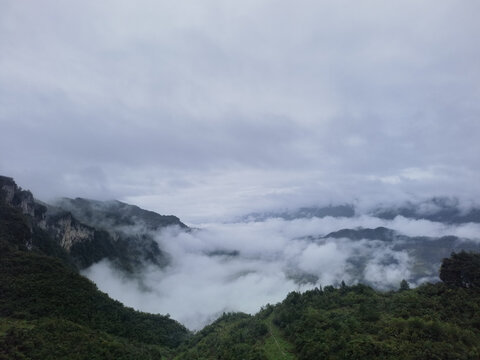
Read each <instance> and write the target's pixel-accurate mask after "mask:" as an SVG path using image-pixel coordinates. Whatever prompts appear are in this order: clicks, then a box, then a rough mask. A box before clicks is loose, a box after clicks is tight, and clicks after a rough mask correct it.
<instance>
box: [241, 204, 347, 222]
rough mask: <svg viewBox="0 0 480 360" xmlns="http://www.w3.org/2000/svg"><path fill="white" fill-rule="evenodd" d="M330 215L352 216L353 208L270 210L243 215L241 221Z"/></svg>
mask: <svg viewBox="0 0 480 360" xmlns="http://www.w3.org/2000/svg"><path fill="white" fill-rule="evenodd" d="M327 216H331V217H353V216H355V208H354V207H353V206H352V205H330V206H323V207H316V206H312V207H302V208H299V209H291V210H284V211H272V212H263V213H261V212H256V213H251V214H248V215H245V216H244V217H243V218H242V220H243V221H265V220H267V219H272V218H280V219H284V220H295V219H304V218H307V219H311V218H314V217H318V218H324V217H327Z"/></svg>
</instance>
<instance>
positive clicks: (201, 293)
mask: <svg viewBox="0 0 480 360" xmlns="http://www.w3.org/2000/svg"><path fill="white" fill-rule="evenodd" d="M379 226H384V227H388V228H390V229H394V230H397V231H398V232H399V233H400V234H405V235H409V236H430V237H439V236H444V235H447V234H449V235H456V236H459V237H463V238H470V239H471V240H472V241H476V242H477V243H478V242H480V236H479V234H480V224H476V223H469V224H460V225H445V224H442V223H437V222H431V221H427V220H411V219H406V218H403V217H397V218H395V219H393V220H382V219H379V218H375V217H370V216H365V215H362V216H357V217H354V218H331V217H326V218H311V219H297V220H291V221H287V220H283V219H278V218H277V219H269V220H266V221H262V222H246V223H223V224H221V223H210V224H204V225H203V226H202V228H201V230H194V231H192V232H179V231H178V229H166V230H164V231H162V232H160V233H157V234H156V238H157V241H158V242H159V245H160V247H161V248H162V250H164V251H166V252H167V253H168V254H169V255H170V256H171V259H172V262H171V264H170V265H169V266H168V267H167V268H164V269H160V268H158V267H150V268H147V269H145V270H143V271H141V272H140V273H138V274H135V276H134V277H133V278H129V277H125V276H124V275H122V274H121V273H120V272H118V271H117V270H115V268H114V267H113V266H111V264H109V263H108V262H105V261H104V262H100V263H97V264H95V265H93V266H92V267H90V268H88V269H86V270H85V271H84V274H85V275H86V276H87V277H89V278H90V279H91V280H93V281H94V282H96V283H97V285H98V286H99V288H100V289H101V290H102V291H106V292H107V293H108V294H109V295H110V296H112V297H113V298H115V299H118V300H120V301H122V302H123V303H124V304H126V305H128V306H132V307H134V308H136V309H140V310H142V311H148V312H153V313H169V314H170V315H171V316H172V317H173V318H175V319H177V320H179V321H180V322H182V323H184V324H185V325H186V326H188V327H190V328H192V329H200V328H202V327H203V326H204V325H205V324H207V323H209V322H211V321H213V320H214V319H216V318H217V317H218V316H219V315H221V313H222V312H227V311H243V312H248V313H255V312H257V311H258V310H259V309H260V307H261V306H264V305H266V304H267V303H276V302H279V301H281V300H283V299H284V298H285V296H286V295H287V294H288V292H290V291H293V290H300V291H302V290H306V289H309V288H313V287H315V286H326V285H331V284H337V285H338V284H339V283H340V282H341V281H342V280H343V281H345V282H346V283H347V284H353V283H357V282H362V283H365V282H366V283H368V284H370V285H373V286H375V287H376V288H380V289H392V288H393V289H398V286H399V284H400V282H401V280H402V279H406V280H408V281H409V282H410V283H411V284H412V285H417V284H418V283H420V282H425V281H435V280H438V278H437V277H436V276H435V275H436V274H437V271H438V268H439V266H440V264H433V263H425V262H423V263H422V261H423V260H420V263H421V264H422V265H421V266H420V268H421V270H420V272H419V265H418V264H419V260H418V259H416V257H415V256H416V255H414V252H412V251H410V250H402V249H399V248H396V247H395V245H398V244H399V241H400V242H401V240H395V241H392V242H389V241H380V240H366V239H362V240H351V239H347V238H340V239H335V238H323V239H319V238H318V236H321V237H324V236H326V235H327V234H329V233H331V232H334V231H338V230H341V229H345V228H356V227H364V228H376V227H379ZM312 235H313V236H314V237H315V238H316V239H312V238H309V236H312ZM418 241H419V242H421V241H429V240H428V239H423V240H418ZM422 277H423V278H422Z"/></svg>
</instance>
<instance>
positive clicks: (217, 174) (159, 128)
mask: <svg viewBox="0 0 480 360" xmlns="http://www.w3.org/2000/svg"><path fill="white" fill-rule="evenodd" d="M479 13H480V2H478V1H477V0H461V1H458V0H457V1H453V0H440V1H438V0H435V1H433V0H425V1H413V0H402V1H388V2H387V1H379V0H378V1H373V0H366V1H361V2H359V1H345V0H335V1H333V0H332V1H324V0H320V1H318V0H317V1H309V0H305V1H298V2H292V1H282V0H255V1H253V0H245V1H235V2H234V1H220V0H205V1H201V2H200V1H187V0H185V1H153V0H140V1H135V2H132V1H121V0H120V1H117V0H115V1H113V0H104V1H88V0H87V1H78V2H63V1H53V0H43V1H33V0H26V1H16V0H0V173H1V174H2V175H8V176H12V177H14V178H15V179H16V181H17V183H18V184H19V185H20V186H22V187H24V188H28V189H30V190H32V192H33V193H34V194H35V195H36V196H37V197H39V198H40V199H42V200H48V199H50V198H53V197H57V196H70V197H77V196H81V197H88V198H95V199H105V200H106V199H113V198H115V199H119V200H123V201H127V202H129V203H133V204H137V205H139V206H142V207H144V208H147V209H152V210H155V211H157V212H160V213H162V214H175V215H177V216H179V217H180V218H181V219H182V220H184V221H185V222H187V223H189V224H195V223H200V222H205V221H212V219H227V218H229V217H232V216H235V215H239V214H243V213H248V212H250V211H258V210H259V209H275V208H286V207H295V206H303V205H311V204H319V205H325V204H329V203H344V202H351V201H364V202H382V201H397V200H400V199H405V198H411V197H414V198H422V197H429V196H434V195H454V196H458V197H460V198H462V199H476V198H478V196H479V195H480V194H479V193H480V190H479V187H478V183H479V180H480V166H479V165H480V157H479V154H480V141H478V139H479V136H480V119H479V116H480V47H479V46H478V44H477V43H478V38H479V36H480V22H479V21H478V14H479Z"/></svg>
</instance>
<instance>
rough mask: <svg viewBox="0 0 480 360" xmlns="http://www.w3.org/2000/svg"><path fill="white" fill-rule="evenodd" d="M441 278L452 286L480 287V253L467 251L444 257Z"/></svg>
mask: <svg viewBox="0 0 480 360" xmlns="http://www.w3.org/2000/svg"><path fill="white" fill-rule="evenodd" d="M440 279H441V280H442V281H443V282H444V283H445V284H447V285H451V286H457V287H464V288H478V287H480V254H479V253H471V252H470V253H467V252H465V251H462V252H460V253H452V255H451V256H450V258H448V259H443V262H442V266H441V268H440Z"/></svg>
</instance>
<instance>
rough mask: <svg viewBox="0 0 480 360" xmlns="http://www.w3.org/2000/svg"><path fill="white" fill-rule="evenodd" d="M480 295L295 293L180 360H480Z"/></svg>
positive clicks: (223, 326)
mask: <svg viewBox="0 0 480 360" xmlns="http://www.w3.org/2000/svg"><path fill="white" fill-rule="evenodd" d="M479 304H480V291H479V290H478V289H473V288H471V289H465V288H458V287H449V286H447V285H445V284H442V283H439V284H426V285H423V286H421V287H419V288H417V289H414V290H400V291H397V292H388V293H381V292H377V291H375V290H373V289H372V288H370V287H368V286H365V285H355V286H351V287H348V286H341V287H339V288H334V287H332V286H327V287H325V288H323V289H318V288H317V289H314V290H311V291H307V292H305V293H303V294H300V293H298V292H292V293H290V294H289V295H288V296H287V298H286V299H285V300H284V301H283V302H282V303H280V304H277V305H274V306H272V305H267V306H266V307H264V308H263V309H262V311H260V312H259V313H258V314H256V315H255V316H249V315H245V314H226V315H224V316H223V317H222V318H220V319H219V320H218V321H216V322H215V323H213V324H212V325H210V326H207V327H206V328H205V329H203V330H202V331H200V332H199V333H197V334H196V335H195V336H194V337H193V338H192V339H191V340H190V341H189V342H188V345H187V346H185V345H184V346H183V347H181V348H180V353H179V354H178V355H177V357H176V359H181V360H186V359H212V360H213V359H231V360H235V359H245V360H260V359H262V360H263V359H298V360H317V359H332V360H335V359H339V360H340V359H342V360H343V359H352V360H353V359H357V360H358V359H369V360H370V359H465V360H466V359H471V360H473V359H478V358H479V357H480V315H479V314H480V305H479Z"/></svg>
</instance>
